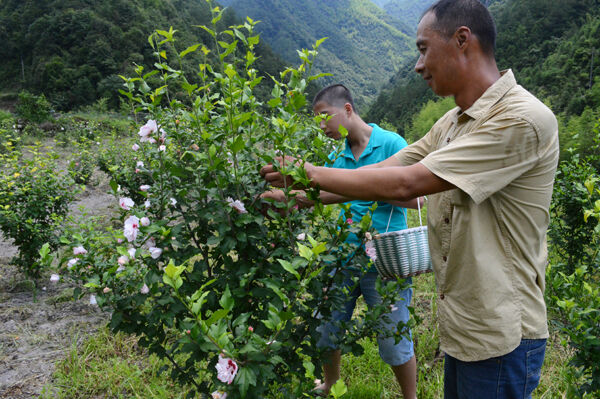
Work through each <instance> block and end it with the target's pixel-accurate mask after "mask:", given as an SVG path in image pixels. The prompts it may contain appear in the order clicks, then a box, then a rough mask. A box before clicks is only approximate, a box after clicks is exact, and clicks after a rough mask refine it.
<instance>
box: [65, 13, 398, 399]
mask: <svg viewBox="0 0 600 399" xmlns="http://www.w3.org/2000/svg"><path fill="white" fill-rule="evenodd" d="M212 11H213V17H214V18H213V24H214V25H213V26H212V27H203V29H204V30H205V31H206V32H208V33H209V34H210V36H211V37H212V38H214V43H213V44H212V45H210V46H209V45H208V44H198V45H194V46H191V47H189V48H187V49H184V50H183V51H180V52H179V51H177V50H176V46H175V44H176V43H175V38H174V33H175V31H173V30H172V29H171V30H169V31H160V30H159V31H156V33H154V34H153V35H152V36H151V37H150V38H149V42H150V43H151V45H152V47H153V49H154V51H155V54H156V57H157V62H156V64H155V67H156V69H155V70H153V71H146V70H145V69H144V68H142V67H141V66H138V67H137V76H136V77H134V78H127V79H126V80H125V86H126V90H123V94H124V95H126V96H127V97H128V98H129V99H130V100H131V101H132V102H133V103H134V104H135V106H136V107H137V111H138V112H143V113H144V114H146V115H149V120H148V121H147V123H146V124H145V125H144V126H142V127H141V128H140V130H139V133H138V135H139V141H138V142H137V143H136V144H135V145H134V146H133V147H131V149H130V148H129V147H128V148H126V149H123V151H124V152H127V153H128V155H127V156H124V159H126V160H127V165H108V166H107V167H108V168H113V169H114V171H115V172H116V173H115V175H114V176H117V175H118V176H119V177H120V178H123V179H125V180H127V176H130V178H133V179H139V180H135V181H136V183H131V182H129V183H128V184H127V182H125V181H122V182H120V184H118V183H117V182H116V181H113V182H112V188H113V190H114V193H115V196H116V197H117V198H118V201H119V205H120V208H121V209H120V212H121V213H120V215H119V217H118V218H117V219H116V220H115V221H114V225H113V226H115V229H114V230H113V229H111V228H109V229H107V230H105V231H97V230H95V229H94V227H93V226H92V224H88V226H87V227H84V228H83V229H82V231H80V232H77V233H74V234H71V235H70V236H69V237H68V238H65V239H64V242H65V244H68V245H69V246H70V247H71V248H72V250H69V252H67V254H66V255H65V256H63V258H62V261H61V264H62V265H63V266H62V268H61V272H60V273H61V274H62V275H68V276H70V277H72V278H75V279H79V280H82V281H84V282H85V288H86V289H88V290H89V291H91V293H92V295H93V297H91V298H90V300H91V302H92V303H97V304H98V305H99V306H102V307H106V308H109V309H111V310H112V318H111V322H110V324H111V327H112V328H113V329H114V330H115V331H125V332H128V333H134V334H138V335H139V336H140V343H141V344H142V345H143V346H146V347H148V348H149V350H150V351H151V352H153V353H156V354H158V355H159V356H161V357H164V358H167V359H168V360H169V361H170V362H171V364H172V367H171V368H170V371H171V376H172V377H173V378H174V379H175V380H177V381H178V382H180V383H181V384H186V385H187V386H191V387H192V388H193V390H195V391H197V392H201V393H205V394H212V395H213V396H214V397H225V395H226V396H227V397H228V398H229V399H232V398H238V397H242V398H263V397H283V396H285V397H302V396H303V394H304V393H305V392H309V391H310V390H311V389H312V387H313V379H314V378H315V375H314V374H315V373H316V372H317V370H320V369H321V363H320V357H321V352H320V349H319V348H317V345H316V342H317V339H318V333H317V327H318V326H319V325H320V324H321V323H322V322H323V321H324V320H327V319H329V318H330V316H331V309H332V307H334V306H339V305H340V303H341V302H342V300H343V297H344V295H345V293H344V292H343V291H342V290H341V289H334V288H332V287H333V285H332V283H333V282H334V281H336V280H337V281H340V280H341V275H340V273H339V272H336V270H338V267H339V266H341V264H342V260H347V259H348V256H349V254H350V252H349V251H350V250H351V249H349V248H347V244H344V239H345V237H346V236H347V234H348V233H349V232H354V233H357V234H359V235H361V236H364V233H365V231H366V230H367V229H368V228H369V226H370V220H369V218H368V217H365V218H364V219H363V220H362V221H354V222H352V223H350V224H348V223H347V218H348V217H349V216H346V217H338V211H337V210H334V209H333V208H330V207H327V208H326V207H324V206H323V205H322V204H320V203H319V202H318V201H317V204H316V206H315V207H314V208H311V209H309V210H298V209H297V208H298V207H297V206H296V201H295V198H294V195H293V193H292V190H291V189H290V188H288V189H286V190H285V193H286V199H287V201H286V202H283V203H277V204H275V203H271V202H266V201H264V200H262V199H261V197H260V194H261V193H262V192H264V191H265V190H267V189H268V187H267V186H266V184H265V183H264V181H263V180H262V179H261V177H260V176H259V173H258V170H259V168H260V166H261V165H263V164H265V163H267V162H274V160H275V158H276V156H277V155H278V154H282V153H285V154H289V155H295V156H297V157H300V158H301V159H305V160H311V161H313V162H317V163H322V162H324V160H325V159H326V158H327V154H328V152H329V150H330V142H329V141H328V139H327V138H326V137H325V136H324V135H322V134H321V133H320V132H319V131H318V130H317V125H316V124H315V122H314V120H313V119H312V117H309V116H308V114H307V113H306V106H307V99H306V96H305V93H304V90H305V88H306V86H307V84H308V83H309V82H310V81H311V80H314V79H317V78H318V76H310V69H311V65H312V62H313V59H314V57H315V55H316V52H317V48H318V46H319V44H320V42H317V43H316V45H315V46H314V48H313V49H312V50H303V51H301V52H299V54H300V58H301V60H302V63H301V64H300V65H299V66H298V67H297V68H288V69H286V70H285V71H283V72H282V73H281V74H280V76H279V77H272V78H271V79H264V77H262V76H259V75H258V73H257V71H256V70H255V69H254V68H253V64H254V61H255V60H256V57H255V55H254V52H253V49H254V47H255V46H256V44H257V43H258V35H255V34H254V32H253V27H254V22H253V21H252V20H250V19H248V20H247V22H246V23H244V24H243V25H240V26H232V27H229V28H228V29H225V30H222V31H218V30H217V28H216V24H217V23H218V21H219V19H220V16H221V13H222V10H220V9H219V8H218V7H215V8H214V9H213V10H212ZM192 53H194V54H196V53H197V54H200V56H201V57H203V59H204V62H202V63H200V65H199V71H198V74H197V75H195V76H193V77H188V76H186V75H185V74H183V72H182V71H181V70H179V69H178V68H177V67H176V66H175V65H181V58H183V57H186V56H190V55H191V54H192ZM209 62H210V63H209ZM263 80H266V81H269V82H270V83H267V82H263ZM259 84H262V85H265V84H269V86H271V85H272V91H271V95H272V98H271V99H270V100H269V101H268V102H267V103H265V104H263V103H260V102H259V101H258V100H257V99H256V97H255V96H254V91H255V90H256V88H257V87H258V85H259ZM138 163H141V164H138ZM136 165H138V166H136ZM141 165H143V166H141ZM279 166H280V168H281V170H282V171H283V173H286V174H293V175H294V176H295V177H296V178H297V179H300V180H302V179H306V176H305V172H304V169H303V168H302V167H298V166H293V167H292V166H285V165H279ZM136 167H137V168H138V171H137V173H128V174H119V171H122V170H125V169H124V168H127V170H132V169H135V168H136ZM303 176H304V177H303ZM139 183H142V184H139ZM308 194H309V195H310V196H312V198H315V199H316V198H317V195H318V191H317V190H316V189H315V190H311V191H310V192H309V193H308ZM346 212H347V213H348V215H349V212H348V210H347V209H346ZM353 252H354V251H353ZM354 256H355V257H356V258H357V259H356V261H357V262H358V263H361V264H365V265H367V264H368V259H367V256H366V254H365V252H364V251H356V252H355V255H354ZM395 284H397V283H396V282H392V283H389V284H387V285H386V286H385V287H383V288H384V290H383V291H386V292H385V294H386V295H385V296H384V302H383V304H382V305H381V306H379V307H376V308H375V309H373V311H371V312H368V314H367V315H366V316H365V317H364V318H363V319H361V320H360V322H359V321H353V322H350V323H345V324H344V327H345V328H346V329H347V330H348V334H346V335H345V336H344V337H343V338H342V339H341V341H340V342H339V345H340V347H341V348H342V349H343V351H344V352H349V351H352V352H354V353H356V354H358V353H360V352H361V350H362V347H361V346H360V345H359V344H358V343H357V340H358V339H359V338H360V337H364V336H372V335H374V334H376V332H375V328H374V327H375V325H376V324H377V321H376V320H377V317H378V316H379V315H380V314H381V313H382V312H384V311H385V310H386V309H387V308H389V307H390V306H391V304H392V303H393V302H394V301H395V300H396V298H395V297H394V295H392V294H389V292H390V291H391V289H392V288H394V286H395ZM377 332H379V333H380V332H381V331H377ZM390 334H391V333H390Z"/></svg>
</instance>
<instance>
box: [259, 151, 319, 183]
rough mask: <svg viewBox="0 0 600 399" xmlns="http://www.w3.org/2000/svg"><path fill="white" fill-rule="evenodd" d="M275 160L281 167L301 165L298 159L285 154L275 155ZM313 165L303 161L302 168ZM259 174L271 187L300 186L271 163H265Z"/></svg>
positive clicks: (309, 167)
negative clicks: (281, 155)
mask: <svg viewBox="0 0 600 399" xmlns="http://www.w3.org/2000/svg"><path fill="white" fill-rule="evenodd" d="M276 160H277V161H278V162H279V165H281V167H286V166H288V167H289V166H296V167H299V166H300V165H301V163H300V160H298V159H296V158H294V157H290V156H285V157H277V158H276ZM313 167H314V166H313V165H312V164H311V163H309V162H304V169H305V170H306V171H307V173H308V171H309V170H310V169H311V168H313ZM260 175H261V176H262V177H263V178H264V179H265V180H266V181H267V183H269V184H270V185H272V186H273V187H281V188H283V187H292V186H294V187H296V188H301V187H299V185H298V184H297V183H296V182H294V179H293V178H292V177H291V176H289V175H288V176H283V175H282V174H281V172H279V171H278V170H277V168H276V167H275V166H274V165H273V164H267V165H265V166H263V167H262V168H261V169H260Z"/></svg>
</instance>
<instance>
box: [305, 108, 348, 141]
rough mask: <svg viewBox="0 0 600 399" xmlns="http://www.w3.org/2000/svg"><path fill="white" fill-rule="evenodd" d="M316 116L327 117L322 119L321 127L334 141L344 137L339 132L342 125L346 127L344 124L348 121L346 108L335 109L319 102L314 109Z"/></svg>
mask: <svg viewBox="0 0 600 399" xmlns="http://www.w3.org/2000/svg"><path fill="white" fill-rule="evenodd" d="M313 112H314V113H315V115H326V116H327V117H324V118H323V119H321V122H320V123H319V127H320V128H321V130H323V133H325V135H327V136H328V137H331V138H332V139H335V140H339V139H341V138H342V135H341V134H340V132H339V128H340V125H342V126H344V127H345V124H344V122H345V121H346V120H347V117H346V110H345V109H344V108H339V107H334V106H333V105H329V104H326V103H324V102H318V103H317V104H315V106H314V108H313Z"/></svg>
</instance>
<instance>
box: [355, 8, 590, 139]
mask: <svg viewBox="0 0 600 399" xmlns="http://www.w3.org/2000/svg"><path fill="white" fill-rule="evenodd" d="M486 3H491V4H490V11H491V12H492V14H493V15H494V18H495V20H496V23H497V28H498V40H497V55H496V59H497V61H498V66H499V67H500V68H501V69H505V68H512V69H513V71H514V72H515V75H516V77H517V81H518V82H519V83H520V84H521V85H523V86H524V87H525V88H526V89H528V90H530V91H531V92H533V93H534V94H535V95H537V96H539V97H540V98H541V99H542V100H543V101H545V102H546V103H548V104H549V105H550V106H551V108H552V109H553V110H554V112H555V113H557V114H559V115H562V118H563V120H564V121H565V123H567V121H568V120H569V119H570V118H573V117H578V116H579V115H582V114H583V113H584V111H586V110H588V112H596V113H598V112H600V106H599V104H600V78H598V76H600V30H599V27H600V1H599V0H560V1H552V2H551V1H547V0H496V1H487V2H486ZM593 54H594V56H593ZM415 62H416V58H415V59H413V60H411V62H408V63H407V64H405V65H404V67H403V68H401V70H400V71H399V72H398V73H397V74H396V75H395V76H394V77H393V78H392V79H391V80H390V81H389V83H388V84H387V85H386V86H385V87H384V88H383V89H382V91H381V93H380V94H379V96H378V98H377V99H376V101H375V102H374V103H373V105H372V106H371V107H370V109H369V111H368V112H367V115H366V117H367V118H368V119H369V120H376V121H378V120H387V121H388V122H390V123H392V124H393V125H394V126H395V127H396V128H397V129H398V130H399V131H400V132H402V133H406V132H407V131H408V130H410V129H411V121H412V118H413V115H415V114H416V113H417V112H418V111H419V109H420V108H421V107H422V105H423V104H425V103H426V102H427V101H429V100H431V99H433V98H434V97H435V95H434V94H433V93H432V92H431V90H429V88H428V87H427V86H426V85H425V84H424V82H423V81H422V79H421V77H420V76H418V75H417V74H416V73H415V72H414V71H413V66H414V63H415Z"/></svg>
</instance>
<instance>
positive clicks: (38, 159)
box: [0, 135, 79, 278]
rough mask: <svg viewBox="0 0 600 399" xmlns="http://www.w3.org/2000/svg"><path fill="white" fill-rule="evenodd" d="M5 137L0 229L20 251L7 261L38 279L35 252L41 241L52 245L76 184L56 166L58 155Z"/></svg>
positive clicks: (0, 180)
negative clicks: (20, 144)
mask: <svg viewBox="0 0 600 399" xmlns="http://www.w3.org/2000/svg"><path fill="white" fill-rule="evenodd" d="M7 138H8V141H5V142H4V148H5V150H6V151H5V152H0V164H1V165H2V168H0V230H1V231H2V233H3V235H4V236H5V237H6V238H9V239H12V240H13V243H14V245H15V246H16V247H17V248H18V249H19V253H18V254H17V256H15V257H14V258H13V260H12V263H14V264H15V265H16V266H17V267H18V268H19V269H20V270H21V271H22V272H23V273H24V274H25V275H26V276H27V277H31V278H38V277H40V274H41V272H42V270H41V268H40V263H39V262H38V260H39V251H40V249H41V248H42V246H43V245H44V244H45V243H48V244H49V245H50V246H51V247H52V248H56V247H57V245H58V237H59V236H60V231H61V226H62V223H63V220H64V217H65V215H66V214H67V212H68V209H69V204H70V203H71V202H72V201H73V200H74V199H75V194H76V193H77V192H78V187H79V186H77V185H75V183H74V181H73V180H72V179H71V177H70V176H69V175H68V173H66V172H64V171H60V170H59V168H58V165H57V159H58V157H59V155H58V154H56V153H55V152H53V151H52V150H50V149H48V148H42V147H41V145H40V144H34V145H31V146H25V147H22V148H21V147H19V146H16V145H14V144H13V143H15V142H18V140H13V139H11V138H10V136H8V135H7ZM13 138H14V137H13ZM14 139H16V138H14Z"/></svg>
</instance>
